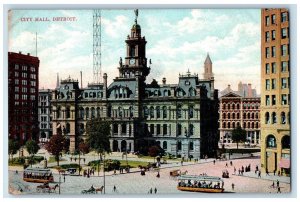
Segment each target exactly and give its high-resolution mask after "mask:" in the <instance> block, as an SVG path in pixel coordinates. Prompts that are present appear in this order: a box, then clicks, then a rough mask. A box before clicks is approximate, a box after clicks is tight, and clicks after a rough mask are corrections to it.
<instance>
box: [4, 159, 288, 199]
mask: <svg viewBox="0 0 300 202" xmlns="http://www.w3.org/2000/svg"><path fill="white" fill-rule="evenodd" d="M114 155H115V156H114V158H121V157H120V156H119V157H118V155H116V154H114ZM111 157H112V156H111ZM232 157H233V158H235V159H233V160H232V162H233V165H232V166H230V161H229V160H228V161H219V160H218V161H216V163H215V165H214V164H213V159H207V160H204V159H202V160H201V161H200V162H198V163H194V162H184V165H183V166H181V165H180V163H178V162H173V163H168V164H163V165H162V167H161V169H160V176H161V177H160V178H157V177H156V174H157V172H154V171H149V172H146V175H145V176H141V175H140V172H139V169H138V168H136V169H131V170H130V171H131V172H130V173H126V174H119V172H117V174H116V175H114V174H113V172H112V171H111V172H107V173H106V177H105V185H106V186H105V187H106V194H114V195H115V194H147V193H148V191H149V190H150V189H151V188H152V189H153V190H154V188H157V190H158V192H157V194H204V193H191V192H182V191H178V190H177V189H176V186H177V181H176V179H175V178H171V177H170V175H169V173H170V171H171V170H173V169H180V170H181V171H182V172H184V171H187V174H189V175H199V174H202V173H206V174H207V175H212V176H219V177H221V176H222V171H223V170H225V169H227V170H228V171H229V173H230V177H229V178H225V179H224V182H225V185H224V187H225V191H226V192H237V193H261V192H263V193H276V192H277V188H271V187H270V186H271V184H272V182H273V181H275V184H276V180H277V179H278V180H279V181H280V188H281V192H282V193H286V192H289V191H290V183H289V182H290V178H289V177H282V176H280V177H278V176H273V174H270V176H265V174H262V176H261V178H258V177H257V174H255V173H254V169H255V166H256V165H260V159H259V156H255V155H254V157H246V155H243V156H232ZM241 157H243V158H241ZM245 157H246V158H245ZM87 158H93V157H92V156H90V157H87ZM134 158H135V160H136V157H132V159H134ZM129 160H130V159H129ZM143 161H147V159H143ZM148 161H149V160H148ZM62 163H63V162H62ZM65 163H69V162H68V161H65ZM226 163H227V165H228V167H226ZM249 164H251V172H245V173H244V174H243V176H241V175H238V169H239V168H241V167H242V166H244V167H245V166H248V165H249ZM234 167H235V168H236V169H237V172H236V175H234ZM15 169H18V168H14V167H10V170H11V171H10V172H9V180H10V191H11V192H13V193H16V194H21V192H20V191H18V190H20V188H22V191H23V192H22V194H41V193H37V192H36V186H37V185H38V184H35V183H27V182H24V181H23V180H22V171H21V170H22V169H20V168H19V170H20V171H19V172H18V174H15V172H14V170H15ZM102 174H103V173H102V172H101V175H100V176H99V177H98V176H96V175H97V173H96V172H95V176H91V177H90V178H87V177H83V176H66V180H65V182H63V177H62V178H61V180H62V184H61V194H68V195H73V194H81V191H82V190H87V189H89V188H90V187H91V186H92V185H93V186H94V187H100V186H102V185H103V176H102ZM54 179H55V181H56V182H58V181H59V175H58V174H57V172H54ZM232 183H233V184H234V185H235V186H234V190H232ZM54 185H55V184H53V186H54ZM113 186H116V188H117V191H116V192H113ZM53 194H55V193H53ZM56 194H58V191H57V192H56ZM98 194H99V195H100V193H98Z"/></svg>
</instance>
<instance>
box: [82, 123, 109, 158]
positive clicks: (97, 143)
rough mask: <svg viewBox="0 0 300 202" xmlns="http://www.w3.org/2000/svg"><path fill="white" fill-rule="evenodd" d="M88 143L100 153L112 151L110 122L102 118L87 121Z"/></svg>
mask: <svg viewBox="0 0 300 202" xmlns="http://www.w3.org/2000/svg"><path fill="white" fill-rule="evenodd" d="M86 125H87V127H86V133H87V143H88V144H89V146H90V148H91V149H93V150H95V151H96V152H97V153H98V154H104V153H109V152H111V150H110V143H109V137H110V132H111V131H110V123H109V122H108V121H103V120H101V119H100V118H96V119H92V120H89V121H88V122H87V123H86Z"/></svg>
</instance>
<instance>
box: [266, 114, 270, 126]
mask: <svg viewBox="0 0 300 202" xmlns="http://www.w3.org/2000/svg"><path fill="white" fill-rule="evenodd" d="M265 124H270V113H269V112H266V113H265Z"/></svg>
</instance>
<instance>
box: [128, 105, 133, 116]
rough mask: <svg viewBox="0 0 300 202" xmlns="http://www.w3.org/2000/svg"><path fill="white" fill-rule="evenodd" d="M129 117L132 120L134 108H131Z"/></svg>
mask: <svg viewBox="0 0 300 202" xmlns="http://www.w3.org/2000/svg"><path fill="white" fill-rule="evenodd" d="M129 116H130V118H132V117H133V107H129Z"/></svg>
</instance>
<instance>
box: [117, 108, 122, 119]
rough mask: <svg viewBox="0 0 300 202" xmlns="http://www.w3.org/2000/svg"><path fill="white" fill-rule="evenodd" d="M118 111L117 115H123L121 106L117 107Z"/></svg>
mask: <svg viewBox="0 0 300 202" xmlns="http://www.w3.org/2000/svg"><path fill="white" fill-rule="evenodd" d="M118 112H119V117H123V109H122V107H119V108H118Z"/></svg>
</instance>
